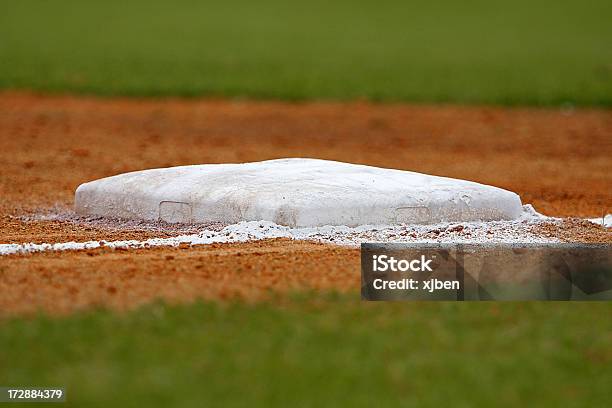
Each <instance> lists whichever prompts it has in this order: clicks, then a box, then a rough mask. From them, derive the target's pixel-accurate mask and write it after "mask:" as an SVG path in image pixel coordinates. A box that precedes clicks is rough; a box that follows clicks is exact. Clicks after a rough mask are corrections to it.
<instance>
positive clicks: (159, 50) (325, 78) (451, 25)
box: [0, 0, 612, 105]
mask: <svg viewBox="0 0 612 408" xmlns="http://www.w3.org/2000/svg"><path fill="white" fill-rule="evenodd" d="M0 10H2V11H1V12H0V88H11V89H14V88H17V89H34V90H41V91H53V92H78V93H92V94H100V95H136V96H172V95H178V96H199V95H207V96H227V97H250V98H281V99H289V100H295V99H297V100H301V99H354V98H364V99H370V100H383V101H416V102H459V103H492V104H532V105H539V104H544V105H558V104H580V105H611V104H612V46H611V45H612V24H610V18H611V17H612V2H610V1H608V0H593V1H588V2H584V1H579V0H565V1H553V0H541V1H533V0H531V1H530V0H515V1H503V2H500V1H487V0H467V1H463V2H457V1H451V0H444V1H436V2H432V1H424V0H419V1H401V0H380V1H362V2H354V1H347V0H339V1H333V2H329V1H320V0H312V1H301V2H287V1H281V0H263V1H258V2H253V1H247V0H226V1H223V2H211V1H191V0H177V1H172V2H170V1H161V0H148V1H144V0H133V1H129V2H124V1H117V0H108V1H87V0H80V1H76V0H75V1H66V0H57V1H35V0H20V1H8V0H0Z"/></svg>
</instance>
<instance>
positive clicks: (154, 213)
mask: <svg viewBox="0 0 612 408" xmlns="http://www.w3.org/2000/svg"><path fill="white" fill-rule="evenodd" d="M75 210H76V212H77V213H78V214H80V215H85V216H106V217H117V218H125V219H137V220H149V221H154V220H161V221H166V222H176V223H205V222H222V223H226V224H231V223H237V222H241V221H259V220H264V221H270V222H274V223H276V224H279V225H285V226H289V227H318V226H324V225H346V226H358V225H366V224H372V225H376V224H378V225H381V224H387V225H389V224H401V223H407V224H432V223H437V222H458V221H500V220H513V219H517V218H519V217H520V216H521V214H522V212H523V208H522V205H521V200H520V197H519V196H518V195H517V194H515V193H513V192H511V191H507V190H503V189H501V188H497V187H493V186H487V185H483V184H479V183H475V182H471V181H465V180H458V179H452V178H445V177H437V176H431V175H426V174H420V173H414V172H410V171H401V170H393V169H384V168H378V167H371V166H364V165H357V164H349V163H341V162H335V161H327V160H318V159H278V160H268V161H262V162H255V163H242V164H204V165H195V166H180V167H171V168H164V169H151V170H143V171H136V172H131V173H126V174H120V175H117V176H112V177H107V178H103V179H100V180H96V181H92V182H89V183H85V184H82V185H80V186H79V187H78V189H77V191H76V195H75Z"/></svg>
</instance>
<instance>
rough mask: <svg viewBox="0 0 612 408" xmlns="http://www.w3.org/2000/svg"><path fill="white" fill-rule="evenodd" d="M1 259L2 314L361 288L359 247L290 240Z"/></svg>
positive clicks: (253, 297) (119, 307) (121, 307)
mask: <svg viewBox="0 0 612 408" xmlns="http://www.w3.org/2000/svg"><path fill="white" fill-rule="evenodd" d="M1 262H2V263H1V264H0V294H2V296H0V317H3V316H4V317H6V316H11V315H15V314H32V313H35V312H37V311H46V312H50V313H53V314H66V313H69V312H73V311H77V310H82V309H85V308H90V307H94V306H108V307H111V308H113V309H119V310H125V309H129V308H133V307H136V306H138V305H142V304H144V303H147V302H151V301H153V300H155V299H163V300H165V301H168V302H185V301H189V300H193V299H196V298H204V299H227V298H240V299H244V300H247V301H253V300H259V299H262V298H264V297H267V296H270V295H271V293H279V294H281V295H282V294H287V293H289V292H292V291H298V290H307V289H312V290H317V291H320V290H338V291H348V290H357V289H358V288H359V273H358V271H359V250H358V249H349V248H340V247H335V246H331V245H323V244H315V243H308V242H301V243H294V242H290V241H287V240H270V241H262V242H253V243H248V244H224V245H207V246H199V247H194V248H188V249H180V248H164V249H150V250H132V251H116V250H115V251H113V250H108V249H107V250H95V251H79V252H55V253H45V254H39V255H36V256H29V257H24V256H14V255H11V256H7V257H4V259H2V261H1Z"/></svg>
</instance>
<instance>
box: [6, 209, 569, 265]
mask: <svg viewBox="0 0 612 408" xmlns="http://www.w3.org/2000/svg"><path fill="white" fill-rule="evenodd" d="M527 207H530V206H526V211H525V213H524V215H523V216H522V217H521V218H520V219H518V220H513V221H495V222H468V223H442V224H435V225H383V226H372V225H365V226H359V227H354V228H351V227H346V226H325V227H315V228H289V227H285V226H282V225H277V224H275V223H273V222H269V221H248V222H247V221H245V222H240V223H238V224H233V225H228V226H227V227H225V228H223V229H222V230H220V231H218V230H217V231H213V230H206V229H205V230H202V231H200V232H198V233H197V234H188V235H179V236H176V237H170V238H150V239H147V240H143V241H139V240H117V241H105V240H100V241H86V242H75V241H71V242H61V243H42V244H35V243H22V244H0V256H2V255H12V254H29V253H36V252H48V251H78V250H88V249H96V248H101V247H105V248H113V249H118V248H120V249H142V248H153V247H177V246H179V245H190V246H195V245H206V244H214V243H238V242H248V241H259V240H264V239H274V238H287V239H293V240H305V241H317V242H323V243H330V244H336V245H344V246H359V244H361V243H363V242H415V243H416V242H423V243H435V242H447V243H484V242H508V243H529V242H534V243H536V242H558V241H559V240H557V239H556V238H550V237H541V236H538V235H536V234H534V233H533V232H532V230H533V227H534V226H536V225H537V224H539V223H542V222H554V221H555V220H558V219H554V218H548V217H544V216H542V215H540V214H537V213H536V212H535V211H533V209H532V208H527Z"/></svg>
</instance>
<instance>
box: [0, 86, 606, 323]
mask: <svg viewBox="0 0 612 408" xmlns="http://www.w3.org/2000/svg"><path fill="white" fill-rule="evenodd" d="M0 143H1V146H2V153H0V168H2V173H1V176H0V197H1V200H0V243H7V242H30V241H34V242H58V241H70V240H77V241H82V240H89V239H126V238H144V237H150V236H161V235H164V234H162V233H159V232H151V231H143V230H140V229H138V228H132V229H130V230H128V231H125V232H123V231H116V230H111V229H108V228H103V227H97V226H95V225H81V224H74V223H70V222H58V221H24V220H22V219H20V218H19V217H21V216H23V215H26V214H36V213H39V212H41V211H46V210H47V209H49V208H51V207H60V208H65V209H69V208H70V206H71V204H72V199H73V194H74V190H75V188H76V187H77V186H78V185H79V184H80V183H82V182H85V181H89V180H93V179H96V178H100V177H104V176H109V175H113V174H117V173H121V172H126V171H131V170H139V169H145V168H152V167H161V166H175V165H184V164H200V163H221V162H243V161H256V160H265V159H272V158H279V157H318V158H323V159H333V160H341V161H349V162H354V163H363V164H369V165H374V166H383V167H392V168H398V169H408V170H414V171H418V172H424V173H430V174H436V175H442V176H449V177H457V178H463V179H469V180H475V181H478V182H482V183H487V184H493V185H497V186H500V187H503V188H506V189H509V190H513V191H515V192H517V193H519V194H520V195H521V197H522V198H523V201H524V202H527V203H532V204H533V205H534V206H535V207H536V209H537V210H538V211H540V212H543V213H545V214H547V215H555V216H575V217H597V216H601V215H602V214H603V213H610V212H612V208H611V205H610V204H611V203H612V188H610V187H611V185H612V183H611V181H612V160H611V159H610V157H612V110H596V109H585V110H555V109H523V108H521V109H519V108H512V109H502V108H492V107H459V106H410V105H375V104H368V103H361V102H355V103H300V104H288V103H280V102H247V101H216V100H157V101H151V100H137V99H107V100H103V99H96V98H83V97H72V96H40V95H34V94H27V93H0ZM543 232H544V233H545V234H551V236H557V237H561V238H563V239H566V240H570V241H571V240H586V241H607V242H609V238H610V234H609V232H606V231H604V230H603V229H601V228H597V227H594V226H591V225H588V226H585V225H583V224H581V223H580V222H568V223H566V224H565V225H563V226H562V227H557V226H551V227H545V229H544V230H543ZM166 234H168V235H173V234H176V231H175V232H172V231H171V232H167V233H166ZM331 248H334V247H329V246H321V245H316V244H310V243H297V242H290V241H274V242H273V243H271V242H268V241H267V242H262V243H252V244H237V245H228V246H223V247H206V248H199V249H196V250H189V251H179V250H175V249H157V250H149V251H130V252H125V253H123V252H111V253H105V252H104V251H100V253H99V254H98V253H95V254H94V255H95V256H89V255H88V254H86V253H84V252H80V253H76V252H71V253H62V254H51V253H45V254H37V255H31V256H10V257H2V258H0V294H1V296H0V314H11V313H22V312H27V311H32V310H34V309H36V308H43V309H44V310H49V311H55V312H67V311H70V310H76V309H79V308H83V307H88V306H91V305H94V304H104V305H110V306H113V307H118V308H126V307H129V306H133V305H136V304H141V303H143V302H146V301H149V300H151V299H152V298H154V297H162V298H165V299H169V300H179V299H183V298H184V299H191V298H193V297H197V296H206V297H211V298H215V297H224V296H228V294H233V293H236V294H241V295H243V296H244V297H247V298H250V297H252V298H257V297H258V296H260V295H261V294H262V293H264V292H265V291H266V290H267V289H268V288H275V289H278V288H283V287H295V288H306V287H313V288H319V287H326V288H328V287H337V288H341V287H342V288H344V287H346V285H345V283H346V284H349V283H350V284H352V285H353V287H354V288H356V287H357V286H356V285H358V283H357V282H358V268H357V265H358V253H357V252H356V251H355V250H351V249H331ZM264 250H265V253H266V255H265V256H266V257H269V258H270V259H274V260H275V262H277V263H276V265H278V267H277V268H272V269H265V268H264V267H263V266H262V264H260V263H259V261H258V259H259V258H258V256H259V255H253V253H254V252H257V251H264ZM233 251H240V252H244V253H245V254H247V253H248V255H244V256H235V254H234V252H233ZM253 251H254V252H253ZM166 256H174V259H171V260H167V259H166ZM199 257H203V260H201V259H200V258H199ZM261 259H263V258H261ZM321 259H323V260H324V266H325V267H324V268H322V269H321V271H319V270H315V269H316V268H313V262H314V261H315V260H321ZM219 262H222V266H223V268H222V267H221V266H219ZM198 265H201V266H200V267H198ZM249 265H250V267H249ZM281 265H282V266H281ZM240 271H242V272H240ZM263 271H267V272H265V273H264V272H263ZM325 271H336V272H334V273H331V272H329V273H326V272H325ZM257 274H260V275H257ZM254 276H257V277H258V278H257V279H255V278H254ZM115 281H116V283H113V282H115ZM219 282H221V283H219ZM326 285H327V286H326ZM111 287H114V288H115V289H110V288H111ZM71 288H72V289H71Z"/></svg>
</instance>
